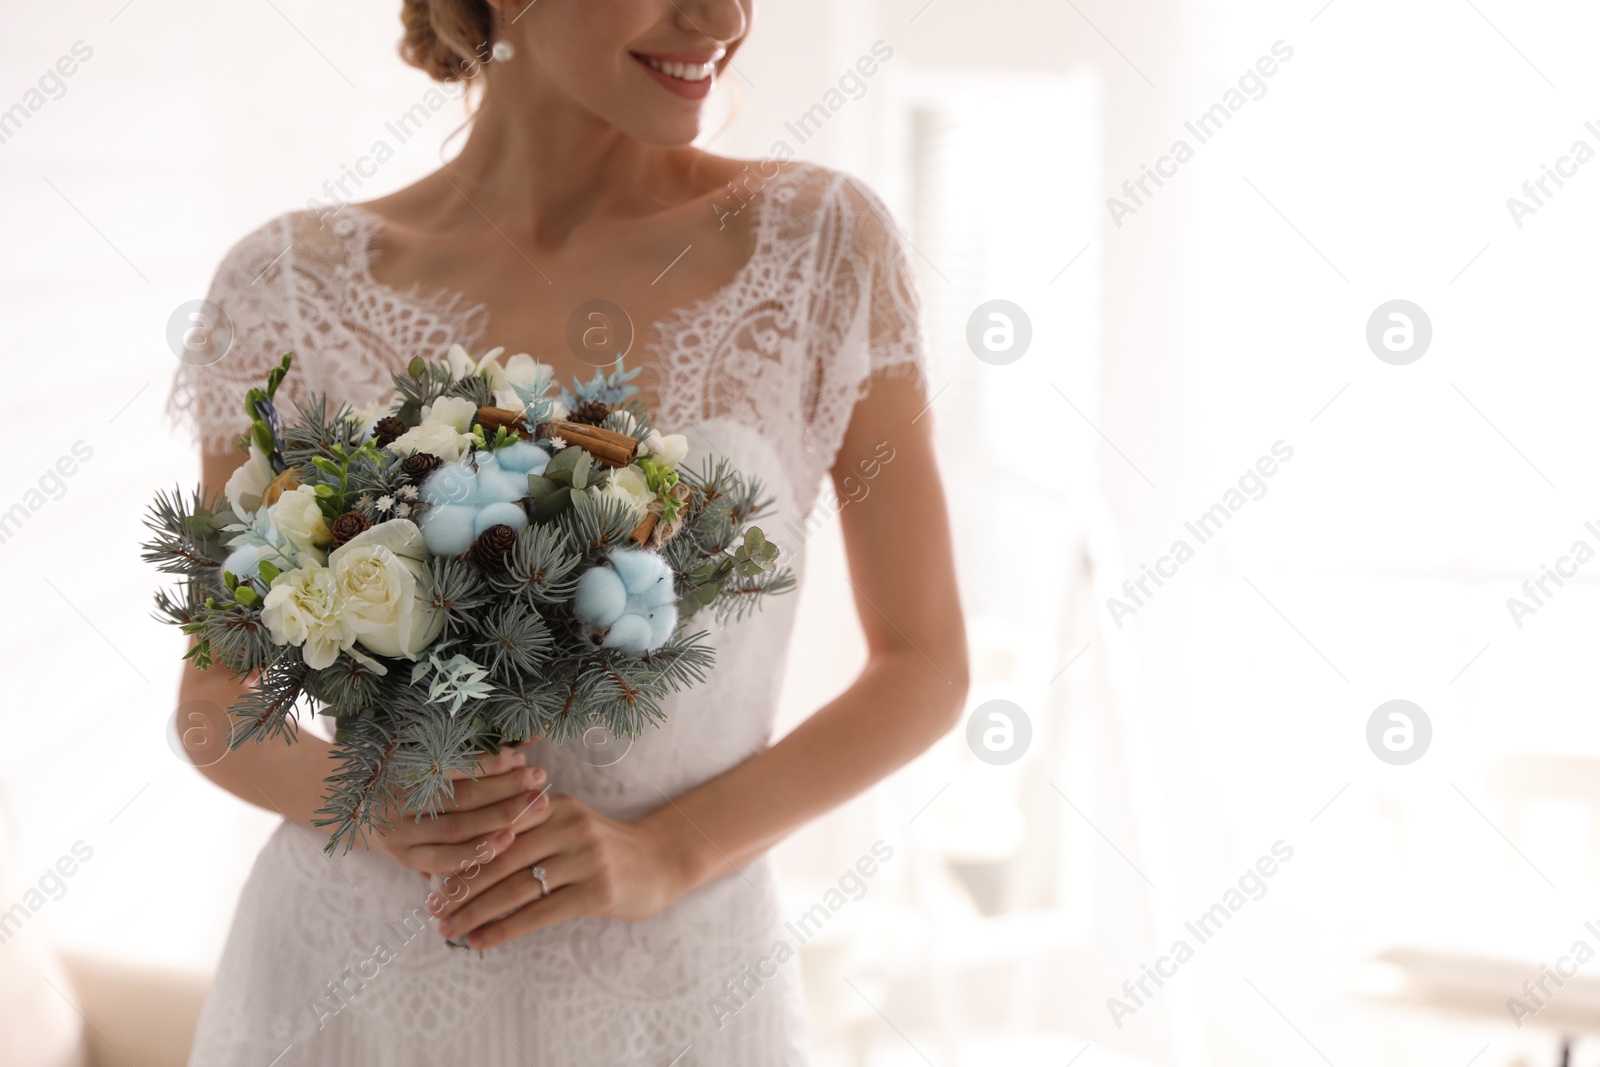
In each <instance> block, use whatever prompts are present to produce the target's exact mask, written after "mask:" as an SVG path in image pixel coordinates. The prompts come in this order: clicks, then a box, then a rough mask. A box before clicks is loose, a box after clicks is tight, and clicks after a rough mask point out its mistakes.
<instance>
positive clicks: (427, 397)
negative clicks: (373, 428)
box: [394, 359, 454, 426]
mask: <svg viewBox="0 0 1600 1067" xmlns="http://www.w3.org/2000/svg"><path fill="white" fill-rule="evenodd" d="M453 384H454V377H453V375H452V374H451V372H450V365H449V364H448V363H445V362H442V361H441V362H431V363H430V362H429V361H427V360H425V359H413V360H412V361H411V362H410V364H408V365H407V367H406V369H405V371H404V372H402V373H397V374H395V375H394V389H395V392H396V393H398V394H400V401H401V403H400V408H399V410H398V411H396V412H395V414H397V415H398V416H399V417H400V418H402V419H404V420H405V421H406V423H407V424H409V425H411V426H415V425H417V423H419V422H421V421H422V409H423V408H425V407H427V406H428V405H429V404H431V403H433V402H434V401H435V400H437V399H438V398H439V397H441V396H443V395H445V392H446V391H447V390H448V389H449V388H450V387H451V385H453Z"/></svg>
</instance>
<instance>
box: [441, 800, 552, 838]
mask: <svg viewBox="0 0 1600 1067" xmlns="http://www.w3.org/2000/svg"><path fill="white" fill-rule="evenodd" d="M549 806H550V797H549V795H548V794H545V793H518V794H517V795H516V796H514V797H507V798H506V799H505V800H502V801H500V802H499V803H498V804H490V805H489V806H488V807H486V808H475V809H473V810H472V811H462V812H456V813H455V814H452V815H441V816H440V817H439V818H438V819H437V820H435V823H434V826H433V828H432V829H433V830H434V832H433V833H431V834H429V835H427V836H426V837H425V838H423V839H419V840H418V841H416V842H415V843H416V844H418V845H426V844H441V845H459V844H462V843H464V842H467V841H471V840H474V839H476V838H479V837H485V836H487V835H489V834H492V833H494V832H495V831H496V830H510V831H512V832H513V833H518V832H521V831H522V830H526V829H529V828H531V827H534V826H537V825H538V824H539V823H541V822H543V821H544V820H545V818H547V814H546V812H547V809H548V808H549ZM519 824H520V825H519Z"/></svg>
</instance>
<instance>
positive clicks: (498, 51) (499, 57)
mask: <svg viewBox="0 0 1600 1067" xmlns="http://www.w3.org/2000/svg"><path fill="white" fill-rule="evenodd" d="M505 32H506V9H505V7H504V6H503V5H502V6H501V8H500V39H499V40H498V41H496V42H495V43H494V47H493V48H491V49H489V54H490V55H491V56H493V57H494V61H495V62H496V63H504V62H505V61H506V60H508V59H511V58H512V57H514V56H515V55H516V54H517V50H516V48H515V47H513V46H512V44H511V42H510V41H508V40H506V39H505Z"/></svg>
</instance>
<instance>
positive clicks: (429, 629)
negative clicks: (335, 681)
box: [328, 519, 445, 660]
mask: <svg viewBox="0 0 1600 1067" xmlns="http://www.w3.org/2000/svg"><path fill="white" fill-rule="evenodd" d="M427 561H428V547H427V544H426V543H425V542H424V541H423V539H422V531H421V530H419V529H417V524H416V523H414V522H411V521H410V520H408V519H391V520H390V521H388V522H384V523H379V524H378V525H377V526H374V527H372V528H371V529H370V530H365V531H363V532H361V533H359V534H357V535H356V536H355V537H353V538H351V539H350V540H349V541H346V542H345V543H344V544H343V545H341V546H340V547H339V548H336V549H334V550H333V554H332V555H330V556H329V557H328V573H329V574H330V575H332V577H333V582H334V587H335V588H336V589H337V590H338V593H339V596H340V598H341V599H342V600H343V602H344V610H345V612H346V615H347V617H348V618H349V619H350V625H351V626H352V627H353V628H354V631H355V634H356V641H357V642H358V643H360V644H361V645H363V646H365V647H366V648H367V649H368V650H369V651H371V652H375V653H377V654H378V655H380V656H396V657H404V658H405V659H411V660H414V659H416V658H417V655H418V654H419V653H420V652H422V650H423V649H425V648H427V647H428V645H430V644H432V643H433V640H434V638H436V637H438V636H439V631H440V630H442V629H444V619H445V613H444V612H443V611H442V610H440V609H438V608H435V607H433V606H432V605H430V604H429V603H428V602H427V600H426V599H424V594H423V590H422V586H421V580H422V578H423V577H424V575H426V573H427Z"/></svg>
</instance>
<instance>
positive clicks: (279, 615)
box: [261, 563, 356, 670]
mask: <svg viewBox="0 0 1600 1067" xmlns="http://www.w3.org/2000/svg"><path fill="white" fill-rule="evenodd" d="M261 621H262V622H263V623H265V624H266V627H267V632H268V633H269V634H271V636H272V640H273V642H274V643H275V644H279V645H303V646H304V649H303V651H302V653H301V654H302V655H303V656H304V658H305V661H306V665H307V666H308V667H312V668H314V669H316V670H321V669H322V668H324V667H331V666H333V661H334V660H336V659H338V658H339V653H340V652H341V651H343V650H344V649H347V648H349V647H350V645H351V644H352V643H353V642H354V641H355V639H356V632H355V629H354V627H353V626H351V621H350V618H349V617H348V614H347V612H346V610H345V607H344V604H343V602H342V598H341V597H340V595H339V590H338V587H337V586H336V585H335V583H334V580H333V575H332V574H331V573H330V572H329V571H328V570H327V568H325V567H322V566H320V565H318V564H316V563H308V564H307V565H306V566H303V567H296V568H295V569H294V570H292V571H284V572H283V573H282V574H280V575H278V576H277V577H276V578H274V579H273V581H272V588H271V589H269V590H267V595H266V598H265V599H264V600H263V601H262V603H261Z"/></svg>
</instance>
